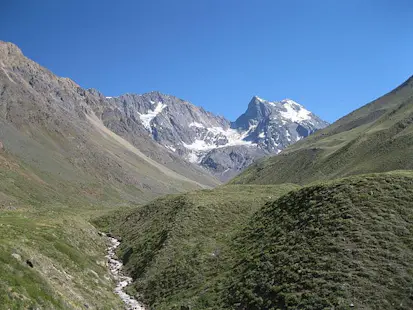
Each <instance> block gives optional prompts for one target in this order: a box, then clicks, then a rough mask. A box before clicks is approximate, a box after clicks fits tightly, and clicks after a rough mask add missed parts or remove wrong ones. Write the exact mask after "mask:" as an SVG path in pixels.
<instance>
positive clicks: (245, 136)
mask: <svg viewBox="0 0 413 310" xmlns="http://www.w3.org/2000/svg"><path fill="white" fill-rule="evenodd" d="M108 99H109V100H110V102H111V103H113V104H114V105H116V106H117V107H118V110H117V111H116V112H114V113H115V114H116V113H117V114H119V115H122V117H125V118H126V119H128V121H129V122H134V123H140V124H142V127H143V128H144V129H145V130H146V131H147V133H148V135H149V136H151V137H152V138H153V139H154V140H155V141H156V142H158V143H160V144H162V145H163V146H164V147H166V148H167V149H168V150H170V151H171V152H172V153H175V154H178V155H179V156H181V157H183V158H186V159H187V160H188V161H190V162H192V163H196V164H198V165H200V166H201V167H203V168H206V169H207V170H208V171H210V172H211V173H212V174H213V175H215V176H217V177H218V178H220V179H221V180H222V181H226V180H228V179H229V178H231V177H232V176H234V175H236V174H238V173H239V172H240V171H242V170H244V169H245V168H246V167H247V166H248V165H250V164H251V163H252V162H254V161H255V160H257V159H258V158H261V157H263V156H265V155H269V154H277V153H279V152H280V151H281V150H282V149H284V148H285V147H286V146H288V145H290V144H292V143H294V142H296V141H298V140H300V139H302V138H304V137H306V136H308V135H310V134H312V133H313V132H315V131H316V130H318V129H321V128H324V127H325V126H326V125H327V123H326V122H324V121H323V120H321V119H320V118H319V117H317V116H316V115H314V114H312V113H311V112H309V111H308V110H306V109H305V108H304V107H303V106H301V105H299V104H298V103H296V102H294V101H292V100H289V99H286V100H282V101H280V102H270V101H266V100H263V99H261V98H258V97H253V98H252V100H251V102H250V103H249V105H248V109H247V111H246V112H245V113H244V114H243V115H241V116H240V117H239V118H238V119H237V120H236V121H235V122H230V121H229V120H227V119H225V118H223V117H221V116H216V115H214V114H212V113H210V112H207V111H205V110H204V109H202V108H199V107H197V106H194V105H192V104H191V103H189V102H187V101H184V100H182V99H179V98H176V97H173V96H168V95H164V94H161V93H159V92H151V93H147V94H143V95H133V94H127V95H123V96H120V97H116V98H111V97H109V98H108ZM113 117H114V115H113V114H108V115H105V114H104V115H103V120H104V122H105V121H106V122H108V121H110V120H111V119H113ZM109 127H110V125H109Z"/></svg>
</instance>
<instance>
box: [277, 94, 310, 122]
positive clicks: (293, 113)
mask: <svg viewBox="0 0 413 310" xmlns="http://www.w3.org/2000/svg"><path fill="white" fill-rule="evenodd" d="M281 104H282V105H283V108H284V109H286V110H287V111H286V112H284V111H281V112H280V114H281V116H282V118H284V119H286V120H289V121H291V122H295V123H300V122H303V121H308V120H310V119H311V112H310V111H308V110H307V109H305V108H304V107H303V106H302V105H300V104H298V103H297V102H295V101H293V100H291V99H284V100H282V101H281Z"/></svg>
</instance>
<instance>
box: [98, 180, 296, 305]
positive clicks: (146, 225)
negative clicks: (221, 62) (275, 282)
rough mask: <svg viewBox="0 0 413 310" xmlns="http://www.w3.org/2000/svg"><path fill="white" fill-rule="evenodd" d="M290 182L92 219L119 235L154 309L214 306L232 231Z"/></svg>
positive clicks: (169, 200) (208, 193)
mask: <svg viewBox="0 0 413 310" xmlns="http://www.w3.org/2000/svg"><path fill="white" fill-rule="evenodd" d="M297 188H298V187H297V186H295V185H290V184H284V185H279V186H254V185H235V186H223V187H219V188H217V189H214V190H201V191H195V192H191V193H188V194H183V195H171V196H166V197H163V198H160V199H157V200H155V201H153V202H152V203H150V204H148V205H146V206H144V207H140V208H138V209H136V210H132V211H127V212H117V213H115V214H112V215H111V216H105V217H103V218H99V219H98V220H96V221H95V224H96V225H98V226H100V227H102V229H106V230H107V231H109V232H110V233H112V234H114V235H116V236H120V237H121V238H122V244H121V248H120V255H121V257H123V261H124V264H125V267H126V270H127V271H128V272H129V273H130V274H131V275H132V277H133V278H134V279H137V281H135V283H134V288H135V289H136V291H138V292H139V293H140V294H142V297H143V300H144V302H145V303H146V304H148V305H150V306H151V307H153V308H154V309H180V306H190V307H191V309H206V308H209V307H210V308H211V309H217V308H216V306H217V304H219V303H220V301H219V295H218V294H217V291H219V289H220V286H221V285H222V283H223V280H224V279H225V277H226V274H227V272H229V267H230V266H231V264H232V261H233V259H234V258H235V256H234V255H233V254H232V250H231V248H230V247H229V243H230V241H231V239H232V238H233V236H234V234H235V233H236V232H238V231H239V229H240V228H241V227H243V225H244V224H245V222H246V221H248V220H249V219H250V217H251V215H252V214H253V213H254V212H255V211H257V210H258V209H259V207H260V206H261V205H262V204H263V203H265V202H266V201H270V200H274V199H275V198H277V197H279V196H280V195H282V194H285V193H286V192H288V191H290V190H293V189H297Z"/></svg>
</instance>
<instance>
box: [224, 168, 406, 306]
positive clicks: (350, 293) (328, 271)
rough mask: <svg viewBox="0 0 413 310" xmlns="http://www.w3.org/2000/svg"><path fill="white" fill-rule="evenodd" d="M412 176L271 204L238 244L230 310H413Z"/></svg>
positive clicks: (364, 180)
mask: <svg viewBox="0 0 413 310" xmlns="http://www.w3.org/2000/svg"><path fill="white" fill-rule="evenodd" d="M412 197H413V174H412V173H408V172H405V173H401V172H400V173H397V172H395V173H388V174H378V175H366V176H356V177H351V178H348V179H343V180H338V181H334V182H332V183H327V184H319V185H314V186H310V187H305V188H303V189H301V190H298V191H294V192H291V193H289V194H287V195H285V196H283V197H281V198H280V199H278V200H276V201H274V202H272V203H268V204H267V205H266V206H265V207H264V208H262V209H261V210H260V211H259V212H257V214H255V215H254V217H253V218H252V220H251V221H250V222H249V223H248V224H247V225H246V226H245V228H244V229H243V231H242V232H241V233H240V234H239V235H238V236H237V237H236V238H235V241H234V243H233V244H232V248H233V250H234V253H236V257H237V262H236V263H235V264H234V265H233V269H232V271H231V272H232V276H230V277H229V280H228V283H227V288H226V290H225V293H224V295H225V297H224V298H225V301H226V307H228V308H231V309H251V310H253V309H350V308H353V307H354V309H412V308H413V268H412V266H413V204H412V201H413V199H412Z"/></svg>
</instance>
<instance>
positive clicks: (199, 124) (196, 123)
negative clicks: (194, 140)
mask: <svg viewBox="0 0 413 310" xmlns="http://www.w3.org/2000/svg"><path fill="white" fill-rule="evenodd" d="M189 127H197V128H205V126H204V125H202V124H201V123H198V122H192V123H190V124H189Z"/></svg>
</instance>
